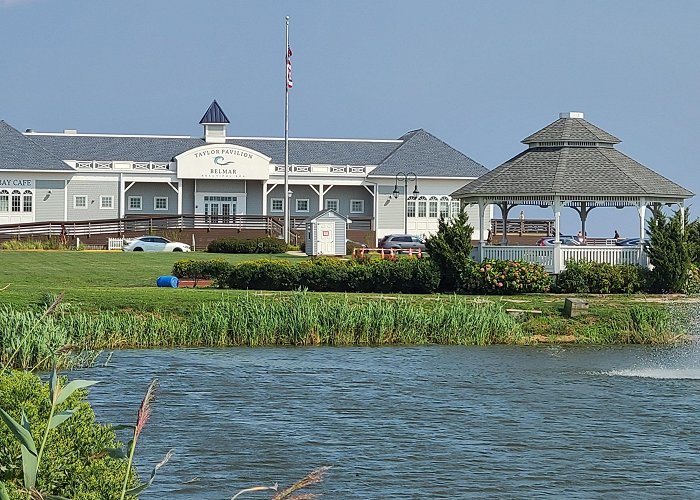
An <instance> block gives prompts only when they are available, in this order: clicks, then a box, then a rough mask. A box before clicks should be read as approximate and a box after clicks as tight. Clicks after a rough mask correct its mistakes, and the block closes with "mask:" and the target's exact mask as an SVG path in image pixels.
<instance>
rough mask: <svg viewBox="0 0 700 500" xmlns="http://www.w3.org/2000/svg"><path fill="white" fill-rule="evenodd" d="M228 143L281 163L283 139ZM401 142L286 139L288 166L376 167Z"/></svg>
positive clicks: (240, 140) (246, 140)
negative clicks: (287, 144)
mask: <svg viewBox="0 0 700 500" xmlns="http://www.w3.org/2000/svg"><path fill="white" fill-rule="evenodd" d="M227 142H228V143H230V144H235V145H237V146H243V147H245V148H250V149H253V150H255V151H259V152H261V153H263V154H264V155H267V156H269V157H270V158H272V162H273V163H276V164H278V165H281V164H284V140H282V139H243V138H236V139H228V140H227ZM400 144H401V142H399V141H361V140H357V141H342V140H341V141H334V140H309V139H303V140H297V139H289V163H290V164H296V165H310V164H328V165H378V164H379V163H380V162H381V161H382V160H383V159H384V158H386V157H387V156H388V155H389V154H391V152H392V151H394V150H395V149H396V148H397V146H399V145H400Z"/></svg>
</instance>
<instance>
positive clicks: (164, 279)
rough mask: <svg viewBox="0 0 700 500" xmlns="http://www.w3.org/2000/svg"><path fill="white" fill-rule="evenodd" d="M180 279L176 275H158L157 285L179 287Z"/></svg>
mask: <svg viewBox="0 0 700 500" xmlns="http://www.w3.org/2000/svg"><path fill="white" fill-rule="evenodd" d="M178 283H179V280H178V279H177V277H176V276H158V279H157V280H156V285H157V286H159V287H161V288H177V285H178Z"/></svg>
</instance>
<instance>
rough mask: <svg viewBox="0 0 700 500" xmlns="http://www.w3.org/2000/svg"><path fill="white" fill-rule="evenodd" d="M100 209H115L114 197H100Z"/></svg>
mask: <svg viewBox="0 0 700 500" xmlns="http://www.w3.org/2000/svg"><path fill="white" fill-rule="evenodd" d="M100 208H114V196H100Z"/></svg>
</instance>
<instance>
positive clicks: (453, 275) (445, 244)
mask: <svg viewBox="0 0 700 500" xmlns="http://www.w3.org/2000/svg"><path fill="white" fill-rule="evenodd" d="M473 232H474V228H473V227H472V226H471V225H470V224H469V216H468V215H467V213H466V211H464V209H462V210H460V211H459V214H458V215H457V217H454V218H453V219H451V220H449V221H448V220H446V219H445V217H444V216H442V215H441V216H440V220H438V231H437V233H436V234H434V235H433V236H431V237H429V238H428V239H427V241H426V242H425V248H426V250H427V251H428V253H429V254H430V259H431V260H432V261H434V262H435V263H436V264H437V266H438V267H439V268H440V278H441V279H440V289H441V290H443V291H457V290H459V289H460V287H461V282H462V280H461V276H462V273H463V272H464V271H465V270H466V269H467V267H468V266H470V265H473V264H474V260H473V259H472V257H471V253H472V233H473Z"/></svg>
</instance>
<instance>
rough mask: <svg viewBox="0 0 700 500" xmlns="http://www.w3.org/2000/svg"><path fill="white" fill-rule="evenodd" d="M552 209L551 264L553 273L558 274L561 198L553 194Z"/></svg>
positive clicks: (559, 266)
mask: <svg viewBox="0 0 700 500" xmlns="http://www.w3.org/2000/svg"><path fill="white" fill-rule="evenodd" d="M552 209H553V210H554V247H553V248H552V252H554V255H553V256H552V257H553V259H552V266H553V267H554V269H553V271H554V274H559V273H560V272H561V268H562V262H561V240H560V239H559V219H560V217H561V200H560V198H559V196H558V195H554V201H553V202H552Z"/></svg>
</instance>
